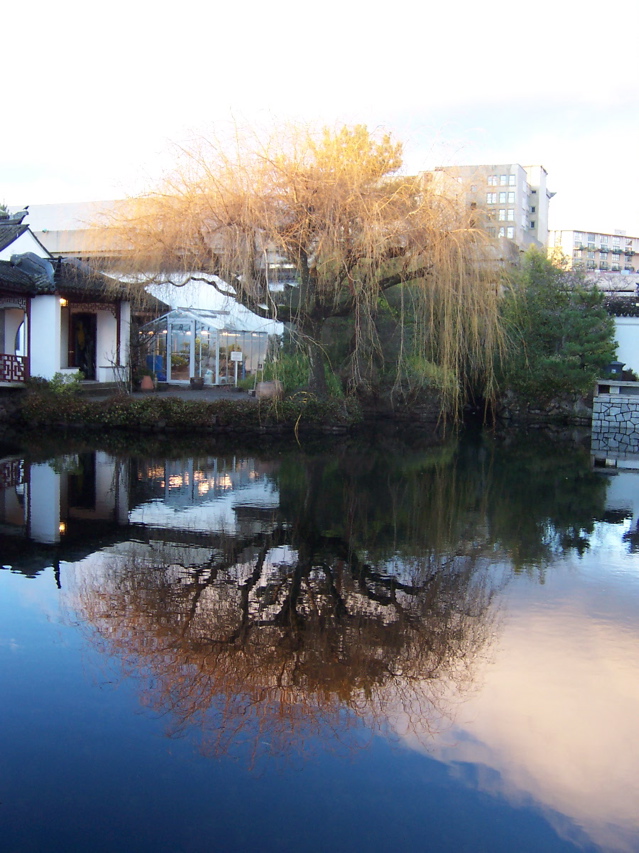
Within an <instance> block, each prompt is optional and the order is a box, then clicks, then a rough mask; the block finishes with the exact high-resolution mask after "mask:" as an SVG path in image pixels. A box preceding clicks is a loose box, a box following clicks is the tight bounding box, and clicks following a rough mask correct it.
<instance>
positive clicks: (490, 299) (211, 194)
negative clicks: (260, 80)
mask: <svg viewBox="0 0 639 853" xmlns="http://www.w3.org/2000/svg"><path fill="white" fill-rule="evenodd" d="M401 167H402V145H401V143H399V142H395V141H394V140H393V139H391V137H390V136H389V135H382V136H379V137H376V136H374V135H372V134H371V133H370V132H369V131H368V130H367V129H366V128H365V127H363V126H356V127H352V128H350V127H342V128H340V129H337V130H327V129H325V130H324V131H323V132H322V133H319V134H316V133H313V132H312V131H310V130H309V129H307V128H299V127H298V128H295V129H292V130H291V129H288V130H286V131H282V132H281V133H279V134H278V135H276V136H274V137H272V138H270V139H269V140H267V141H266V142H263V141H259V140H257V139H255V138H254V137H252V138H250V137H249V138H247V137H242V138H241V137H240V135H239V134H238V135H237V136H236V137H235V139H234V141H233V144H232V145H230V146H229V145H228V144H221V143H220V142H219V140H215V139H207V140H202V139H201V140H199V141H198V143H197V144H196V145H194V146H192V147H191V148H189V149H188V150H182V151H181V155H180V157H179V158H178V162H177V164H176V166H175V169H174V170H173V172H172V173H171V174H170V175H168V176H167V177H166V179H165V180H164V183H163V184H162V186H161V187H159V188H158V189H157V190H156V191H154V192H151V193H149V194H147V195H145V196H144V197H141V198H138V199H132V200H130V202H129V203H128V204H127V205H126V206H125V207H124V208H121V209H119V211H118V213H117V215H116V216H113V217H112V218H111V220H110V222H109V223H108V225H109V231H110V234H111V239H112V240H114V242H115V244H116V245H117V246H118V247H119V249H120V252H118V253H116V254H119V255H120V257H122V256H123V257H124V259H125V260H124V262H125V266H126V272H127V274H128V275H129V276H132V277H137V279H138V280H140V281H143V282H145V283H148V282H170V283H177V284H183V283H185V282H187V281H192V280H204V281H207V282H209V283H210V284H212V285H213V286H214V287H217V288H218V289H221V290H225V286H227V285H231V286H232V288H233V290H234V291H235V295H236V298H237V299H238V301H240V302H241V303H243V304H244V305H246V306H247V307H249V308H251V309H252V310H253V311H256V312H257V313H258V314H260V315H262V316H269V317H272V318H275V319H278V320H281V321H285V322H290V323H291V324H293V328H294V329H295V330H296V334H297V335H298V337H299V340H300V342H301V344H302V345H303V346H304V347H305V348H306V350H307V352H308V354H309V357H310V364H311V379H310V384H311V387H312V388H313V389H314V390H315V391H316V392H318V393H319V394H321V393H322V392H323V391H325V388H326V384H325V373H324V364H325V353H324V351H323V349H322V346H321V333H322V327H323V325H324V323H325V321H326V320H328V319H329V318H333V317H351V318H352V319H353V327H354V333H353V341H352V356H351V358H350V362H349V365H348V372H349V376H350V385H351V388H352V390H356V391H358V390H362V389H364V390H365V389H366V388H367V387H368V386H369V384H370V381H371V378H372V376H374V371H375V369H376V367H379V365H380V364H383V360H384V353H383V351H382V347H381V345H380V341H379V338H378V335H377V330H376V324H375V318H376V311H377V307H378V303H379V300H380V297H381V296H382V294H383V293H384V292H385V291H388V290H389V289H391V288H398V287H399V288H402V287H404V286H406V285H409V286H410V292H409V293H408V292H406V294H405V295H402V298H401V317H400V329H403V328H404V325H405V323H404V321H405V320H406V319H407V318H408V316H410V320H411V328H412V329H413V333H412V334H411V336H410V341H409V340H408V338H407V339H406V340H405V341H404V339H403V338H402V345H401V358H400V362H401V363H402V364H405V363H406V362H405V358H406V357H408V356H411V357H413V358H414V357H418V358H421V359H425V360H426V361H428V362H430V363H432V364H434V365H435V366H437V368H438V369H439V370H440V371H441V373H442V375H445V376H447V377H453V379H452V381H451V380H450V379H449V380H448V381H447V382H444V383H443V387H442V389H441V390H442V391H443V395H444V398H445V404H446V406H447V408H448V409H450V408H451V407H452V409H453V410H457V411H458V410H459V404H460V402H461V399H462V395H463V393H464V388H466V387H467V386H468V384H469V383H472V384H473V385H474V386H475V387H477V383H480V390H481V391H482V392H483V393H485V394H487V395H490V393H491V392H492V389H493V365H494V362H495V359H494V356H495V351H496V350H498V349H499V347H500V342H501V335H500V326H499V314H498V299H499V296H498V286H497V274H496V271H495V268H494V266H493V264H492V263H491V261H490V257H489V254H490V249H489V246H488V245H487V243H486V242H485V240H484V238H483V236H482V233H481V232H480V231H479V230H478V229H476V228H475V227H474V226H473V224H472V220H471V219H470V216H469V212H465V211H463V210H462V208H461V205H460V204H459V203H458V202H457V201H456V198H455V196H454V195H447V194H446V193H445V192H444V191H443V190H442V189H441V187H439V188H436V187H435V186H434V185H433V184H429V183H428V182H427V181H425V180H424V179H423V178H421V177H405V176H402V175H401V174H400V169H401ZM120 263H122V260H120ZM283 271H284V275H283ZM278 280H279V287H277V288H276V287H274V286H273V285H274V284H275V283H277V282H278ZM402 364H400V369H401V366H402ZM398 375H399V370H398Z"/></svg>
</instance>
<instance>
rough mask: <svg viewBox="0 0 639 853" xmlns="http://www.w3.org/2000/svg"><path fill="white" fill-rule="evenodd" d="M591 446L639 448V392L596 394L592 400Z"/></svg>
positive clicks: (628, 450)
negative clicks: (632, 393) (627, 394)
mask: <svg viewBox="0 0 639 853" xmlns="http://www.w3.org/2000/svg"><path fill="white" fill-rule="evenodd" d="M591 449H592V450H593V451H597V450H602V451H603V450H607V451H611V452H621V453H636V452H637V451H639V396H635V395H632V396H630V395H629V396H626V395H625V394H619V393H613V394H599V395H597V396H596V397H595V399H594V401H593V411H592V438H591Z"/></svg>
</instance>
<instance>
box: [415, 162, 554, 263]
mask: <svg viewBox="0 0 639 853" xmlns="http://www.w3.org/2000/svg"><path fill="white" fill-rule="evenodd" d="M425 175H428V176H430V180H432V181H434V182H435V184H440V185H441V186H442V188H444V187H445V188H446V189H447V190H448V191H449V192H450V190H451V187H455V185H457V187H458V195H460V196H461V197H462V199H463V202H464V204H465V205H467V206H468V207H469V208H470V209H471V210H477V211H478V220H479V221H478V224H480V225H482V226H483V227H484V228H486V230H487V232H488V233H489V234H490V235H491V236H493V237H496V238H502V239H503V240H509V241H511V242H512V243H513V244H514V245H515V246H516V247H517V248H518V249H520V250H525V249H527V248H528V246H531V245H532V246H538V247H539V248H545V247H546V246H547V245H548V208H549V204H550V199H551V198H552V197H553V196H554V193H551V192H549V190H548V186H547V178H548V173H547V172H546V170H545V169H544V167H543V166H520V165H519V163H501V164H491V165H484V166H440V167H438V168H437V169H435V170H434V172H429V173H425Z"/></svg>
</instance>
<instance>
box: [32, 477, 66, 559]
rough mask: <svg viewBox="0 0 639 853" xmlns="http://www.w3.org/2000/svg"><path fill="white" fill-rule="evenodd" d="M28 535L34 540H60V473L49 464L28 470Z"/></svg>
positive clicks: (50, 541)
mask: <svg viewBox="0 0 639 853" xmlns="http://www.w3.org/2000/svg"><path fill="white" fill-rule="evenodd" d="M28 493H29V535H30V537H31V539H33V540H34V541H35V542H46V543H47V544H52V543H54V542H59V541H60V475H59V474H56V472H55V471H54V470H53V468H51V467H50V466H49V465H32V466H31V470H30V472H29V492H28Z"/></svg>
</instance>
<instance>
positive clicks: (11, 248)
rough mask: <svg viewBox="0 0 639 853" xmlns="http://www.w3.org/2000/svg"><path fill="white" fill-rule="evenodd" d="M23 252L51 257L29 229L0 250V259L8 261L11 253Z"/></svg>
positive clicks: (19, 253)
mask: <svg viewBox="0 0 639 853" xmlns="http://www.w3.org/2000/svg"><path fill="white" fill-rule="evenodd" d="M25 252H33V254H34V255H37V256H38V257H39V258H47V260H50V259H51V255H50V254H49V252H48V251H47V250H46V249H45V248H44V246H41V245H40V243H39V242H38V241H37V240H36V238H35V237H34V236H33V234H31V232H30V231H25V233H24V234H21V235H20V236H19V237H18V238H17V240H14V241H13V243H10V244H9V245H8V246H7V247H6V248H4V249H3V250H2V251H1V252H0V261H10V260H11V255H23V254H24V253H25Z"/></svg>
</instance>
